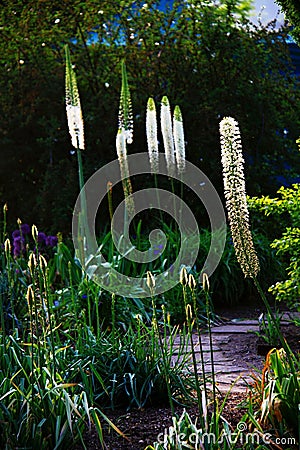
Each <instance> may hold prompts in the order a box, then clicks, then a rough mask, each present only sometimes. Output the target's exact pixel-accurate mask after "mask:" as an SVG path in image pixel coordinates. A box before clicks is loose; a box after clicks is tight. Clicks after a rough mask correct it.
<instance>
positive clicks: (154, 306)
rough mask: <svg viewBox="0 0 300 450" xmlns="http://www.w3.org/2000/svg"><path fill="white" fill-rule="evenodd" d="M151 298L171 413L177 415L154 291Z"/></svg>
mask: <svg viewBox="0 0 300 450" xmlns="http://www.w3.org/2000/svg"><path fill="white" fill-rule="evenodd" d="M151 300H152V309H153V322H154V331H155V334H156V336H157V337H158V340H159V345H160V348H161V353H162V358H163V365H164V375H165V383H166V387H167V392H168V397H169V403H170V408H171V413H172V416H174V415H175V410H174V404H173V399H172V393H171V388H170V379H169V377H168V372H169V367H168V364H167V359H166V355H165V347H164V344H163V342H162V338H161V335H160V332H159V329H158V321H157V314H156V305H155V301H154V296H153V293H152V295H151Z"/></svg>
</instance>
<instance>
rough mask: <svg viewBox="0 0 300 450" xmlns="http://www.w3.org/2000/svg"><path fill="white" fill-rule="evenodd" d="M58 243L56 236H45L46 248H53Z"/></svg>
mask: <svg viewBox="0 0 300 450" xmlns="http://www.w3.org/2000/svg"><path fill="white" fill-rule="evenodd" d="M57 242H58V239H57V237H56V236H46V245H47V246H48V247H55V246H56V244H57Z"/></svg>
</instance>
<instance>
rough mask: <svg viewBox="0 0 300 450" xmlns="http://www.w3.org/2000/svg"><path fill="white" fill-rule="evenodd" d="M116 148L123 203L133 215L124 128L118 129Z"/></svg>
mask: <svg viewBox="0 0 300 450" xmlns="http://www.w3.org/2000/svg"><path fill="white" fill-rule="evenodd" d="M116 149H117V155H118V160H119V164H120V171H121V177H122V186H123V192H124V197H125V204H126V208H127V210H128V212H130V213H131V214H132V215H134V202H133V198H132V197H130V196H131V194H132V185H131V181H130V178H129V167H128V159H127V148H126V131H125V130H124V128H122V129H119V131H118V134H117V138H116Z"/></svg>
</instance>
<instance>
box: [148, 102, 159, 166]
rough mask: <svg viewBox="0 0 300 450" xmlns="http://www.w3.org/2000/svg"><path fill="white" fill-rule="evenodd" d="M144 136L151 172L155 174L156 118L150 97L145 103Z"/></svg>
mask: <svg viewBox="0 0 300 450" xmlns="http://www.w3.org/2000/svg"><path fill="white" fill-rule="evenodd" d="M146 134H147V143H148V154H149V161H150V167H151V172H152V173H157V172H158V168H159V155H158V139H157V118H156V107H155V102H154V100H153V98H151V97H150V98H149V99H148V103H147V113H146Z"/></svg>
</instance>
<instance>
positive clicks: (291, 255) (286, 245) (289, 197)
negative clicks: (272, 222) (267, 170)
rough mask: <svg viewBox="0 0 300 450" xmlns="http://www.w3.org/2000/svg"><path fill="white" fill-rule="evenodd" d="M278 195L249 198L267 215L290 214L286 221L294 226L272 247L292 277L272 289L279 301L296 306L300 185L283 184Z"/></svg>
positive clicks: (299, 265)
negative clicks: (289, 186)
mask: <svg viewBox="0 0 300 450" xmlns="http://www.w3.org/2000/svg"><path fill="white" fill-rule="evenodd" d="M278 194H279V195H280V197H281V198H277V197H276V198H270V197H269V196H265V197H261V198H257V197H253V198H249V199H248V201H249V207H250V208H252V209H254V210H258V211H260V212H263V213H264V214H265V215H266V216H269V215H275V216H276V215H279V216H282V215H287V218H286V219H285V220H286V221H287V222H288V223H289V224H290V225H292V226H287V227H286V229H285V231H284V232H283V234H282V237H281V238H280V239H275V240H274V241H273V242H272V243H271V248H273V249H274V250H275V251H276V255H278V256H279V257H281V260H282V261H283V262H284V263H285V265H286V266H287V267H286V272H287V275H288V278H287V279H286V280H285V281H277V282H276V283H275V284H273V285H272V286H271V287H270V288H269V291H270V292H271V293H272V294H274V295H275V298H276V300H279V301H280V300H283V301H285V302H287V303H288V304H289V305H290V306H295V305H297V304H298V303H299V298H300V288H299V286H300V263H299V262H300V245H299V243H300V228H299V224H300V184H293V185H292V187H291V188H284V187H281V188H280V189H279V190H278ZM285 223H286V222H285ZM282 256H283V258H282Z"/></svg>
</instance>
